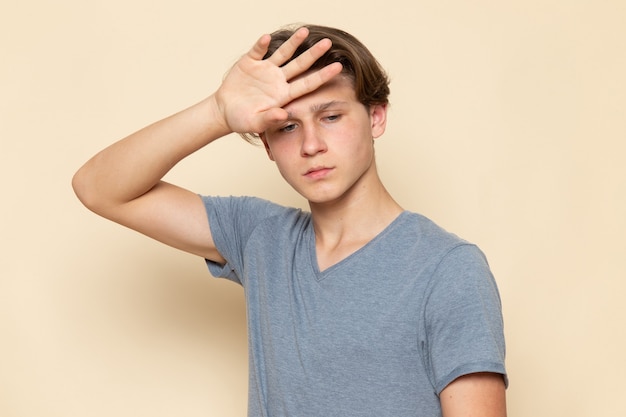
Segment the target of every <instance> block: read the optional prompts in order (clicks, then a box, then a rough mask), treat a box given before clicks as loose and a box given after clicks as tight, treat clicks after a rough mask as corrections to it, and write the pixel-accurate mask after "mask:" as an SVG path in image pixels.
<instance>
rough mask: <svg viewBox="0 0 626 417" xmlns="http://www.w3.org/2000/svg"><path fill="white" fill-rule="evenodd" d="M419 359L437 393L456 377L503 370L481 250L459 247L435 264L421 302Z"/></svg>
mask: <svg viewBox="0 0 626 417" xmlns="http://www.w3.org/2000/svg"><path fill="white" fill-rule="evenodd" d="M424 325H425V329H426V340H425V345H426V349H425V352H424V353H425V355H426V362H427V369H428V372H429V373H430V377H431V381H432V383H433V386H434V387H435V390H436V392H437V394H439V393H441V391H442V390H443V389H444V388H445V387H446V386H447V385H448V384H450V383H451V382H452V381H454V380H455V379H456V378H458V377H460V376H462V375H467V374H471V373H475V372H494V373H499V374H502V375H503V377H504V380H505V384H508V380H507V377H506V371H505V342H504V326H503V319H502V306H501V301H500V295H499V292H498V288H497V285H496V282H495V280H494V278H493V275H492V273H491V271H490V269H489V266H488V264H487V260H486V259H485V257H484V255H483V254H482V252H481V251H480V250H479V249H478V248H477V247H476V246H474V245H471V244H463V245H459V246H456V247H455V248H454V249H452V250H450V251H449V252H448V253H447V254H446V255H445V256H444V257H443V258H442V260H441V262H440V263H439V265H438V266H437V268H436V270H435V272H434V274H433V276H432V279H431V282H430V285H429V290H428V294H427V298H426V302H425V310H424Z"/></svg>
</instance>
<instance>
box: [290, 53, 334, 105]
mask: <svg viewBox="0 0 626 417" xmlns="http://www.w3.org/2000/svg"><path fill="white" fill-rule="evenodd" d="M342 69H343V65H341V63H340V62H333V63H332V64H329V65H327V66H325V67H324V68H322V69H320V70H317V71H315V72H312V73H311V74H307V75H306V76H304V77H302V78H299V79H297V80H295V81H293V82H291V83H290V84H289V95H290V100H295V99H296V98H298V97H301V96H303V95H305V94H308V93H310V92H312V91H315V90H317V89H318V88H319V87H320V86H322V85H323V84H324V83H326V82H328V81H330V80H331V79H332V78H333V77H335V76H336V75H338V74H339V73H341V70H342Z"/></svg>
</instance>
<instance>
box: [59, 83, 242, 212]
mask: <svg viewBox="0 0 626 417" xmlns="http://www.w3.org/2000/svg"><path fill="white" fill-rule="evenodd" d="M228 133H230V131H229V129H228V127H227V126H226V124H225V123H224V121H223V120H222V118H221V117H220V115H219V111H218V109H217V106H216V104H215V100H214V99H213V96H211V97H208V98H207V99H205V100H203V101H202V102H200V103H198V104H196V105H194V106H192V107H189V108H188V109H185V110H183V111H181V112H179V113H177V114H174V115H172V116H170V117H168V118H166V119H163V120H161V121H159V122H156V123H154V124H152V125H150V126H147V127H145V128H144V129H142V130H140V131H138V132H136V133H133V134H132V135H130V136H128V137H126V138H124V139H122V140H120V141H119V142H116V143H114V144H113V145H111V146H109V147H108V148H106V149H104V150H103V151H101V152H99V153H98V154H96V155H95V156H94V157H93V158H91V159H90V160H89V161H88V162H87V163H86V164H85V165H84V166H83V167H81V168H80V170H79V171H78V172H77V173H76V175H75V176H74V178H73V181H72V185H73V187H74V190H75V192H76V194H77V196H78V197H79V199H80V200H81V201H82V202H83V203H84V204H85V205H86V206H87V207H89V208H90V209H91V210H93V211H96V212H98V213H100V214H103V215H106V213H105V212H106V210H109V209H111V208H114V207H116V206H120V205H123V204H124V203H127V202H129V201H132V200H134V199H135V198H137V197H139V196H141V195H143V194H145V193H146V192H148V191H149V190H151V189H152V188H153V187H154V186H155V185H156V184H157V183H158V182H159V181H160V180H161V178H163V176H164V175H165V174H166V173H167V172H168V171H169V170H170V169H172V167H174V165H176V164H177V163H178V162H179V161H181V160H182V159H183V158H185V157H186V156H188V155H190V154H192V153H193V152H195V151H197V150H199V149H200V148H202V147H204V146H206V145H207V144H209V143H210V142H212V141H213V140H215V139H217V138H219V137H222V136H224V135H226V134H228Z"/></svg>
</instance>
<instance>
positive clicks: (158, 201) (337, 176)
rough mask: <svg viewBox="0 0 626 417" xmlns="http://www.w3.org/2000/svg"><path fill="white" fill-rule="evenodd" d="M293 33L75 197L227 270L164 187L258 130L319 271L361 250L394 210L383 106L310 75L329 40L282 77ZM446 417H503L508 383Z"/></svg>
mask: <svg viewBox="0 0 626 417" xmlns="http://www.w3.org/2000/svg"><path fill="white" fill-rule="evenodd" d="M307 35H308V32H307V30H306V29H300V30H298V31H297V32H296V33H295V34H294V36H292V38H291V39H289V40H288V41H287V42H285V43H284V44H283V45H282V46H281V47H280V48H279V49H278V50H277V51H276V53H274V54H273V55H272V56H271V57H270V58H268V59H266V60H263V59H262V58H263V56H264V55H265V52H266V51H267V46H268V44H269V40H270V37H269V35H264V36H262V37H261V38H260V39H259V40H258V41H257V42H256V43H255V44H254V46H253V47H252V49H251V50H250V51H249V52H248V53H247V54H245V55H244V56H243V57H241V59H240V60H239V61H238V62H237V63H236V64H235V66H234V67H233V68H232V69H231V70H230V71H229V73H228V74H227V76H226V77H225V79H224V81H223V82H222V84H221V85H220V87H219V88H218V90H217V91H215V92H214V93H213V94H211V95H210V96H209V97H207V98H206V99H204V100H203V101H201V102H199V103H197V104H195V105H193V106H191V107H189V108H188V109H185V110H183V111H181V112H179V113H177V114H175V115H172V116H170V117H168V118H166V119H163V120H161V121H158V122H156V123H154V124H152V125H150V126H148V127H146V128H144V129H142V130H140V131H138V132H136V133H133V134H131V135H130V136H128V137H126V138H124V139H122V140H120V141H118V142H116V143H114V144H112V145H111V146H109V147H108V148H106V149H104V150H103V151H101V152H99V153H98V154H96V155H95V156H94V157H93V158H91V159H90V160H89V161H87V162H86V163H85V165H83V166H82V167H81V168H80V169H79V170H78V172H77V173H76V174H75V176H74V178H73V180H72V185H73V187H74V190H75V192H76V195H77V196H78V198H79V199H80V200H81V201H82V202H83V204H85V206H86V207H88V208H89V209H90V210H92V211H94V212H95V213H97V214H99V215H101V216H103V217H105V218H108V219H110V220H113V221H115V222H117V223H119V224H122V225H124V226H127V227H129V228H131V229H134V230H137V231H138V232H140V233H143V234H145V235H147V236H149V237H152V238H154V239H156V240H159V241H161V242H163V243H165V244H167V245H170V246H173V247H175V248H178V249H181V250H184V251H187V252H190V253H193V254H196V255H199V256H202V257H204V258H207V259H210V260H212V261H215V262H219V263H224V262H225V260H224V258H223V257H222V255H221V254H220V253H219V252H218V251H217V249H216V248H215V244H214V242H213V238H212V236H211V230H210V227H209V223H208V219H207V216H206V212H205V209H204V205H203V203H202V201H201V200H200V198H199V197H198V195H197V194H196V193H194V192H191V191H189V190H185V189H183V188H180V187H178V186H175V185H173V184H169V183H167V182H164V181H163V180H162V178H163V177H164V176H165V174H166V173H167V172H168V171H169V170H171V169H172V168H173V167H174V166H175V165H176V164H177V163H178V162H180V161H181V160H182V159H184V158H185V157H187V156H188V155H190V154H192V153H194V152H196V151H197V150H199V149H201V148H204V147H205V146H206V145H208V144H210V143H211V142H213V141H214V140H216V139H218V138H221V137H223V136H225V135H227V134H229V133H232V132H237V133H243V132H257V133H260V136H261V139H262V140H263V143H264V145H265V148H266V151H267V154H268V156H269V158H270V159H271V160H273V161H274V162H275V163H276V166H277V168H278V169H279V171H280V172H281V174H282V176H283V177H284V178H285V180H286V181H287V182H288V183H289V184H290V185H291V186H292V187H293V188H294V189H295V190H296V191H298V192H299V193H300V194H302V195H303V196H304V197H305V198H306V199H307V200H308V201H309V206H310V209H311V213H312V218H313V225H314V230H315V236H316V250H317V259H318V264H319V267H320V270H323V269H326V268H328V267H329V266H331V265H333V264H335V263H336V262H338V261H340V260H341V259H343V258H345V257H346V256H348V255H350V254H351V253H353V252H355V251H356V250H358V249H359V248H360V247H362V246H363V245H365V244H366V243H367V242H369V241H370V240H371V239H372V238H373V237H375V236H376V235H377V234H379V233H380V232H381V231H382V230H383V229H384V228H385V227H386V226H387V225H389V223H391V222H392V221H393V220H394V219H395V218H396V217H397V216H398V215H399V214H400V213H401V212H402V208H401V207H400V206H399V205H398V204H397V203H396V202H395V201H394V200H393V198H392V197H391V196H390V195H389V193H388V192H387V190H386V189H385V187H384V186H383V184H382V182H381V180H380V178H379V176H378V172H377V169H376V161H375V154H374V140H375V139H377V138H379V137H380V136H381V135H382V134H383V133H384V131H385V127H386V122H387V108H386V106H384V105H375V106H369V107H366V106H364V105H363V104H361V103H359V102H358V101H357V100H356V98H355V94H354V90H353V88H352V84H351V83H350V80H348V79H346V78H345V77H344V76H342V75H340V72H341V69H342V68H341V64H339V63H334V64H331V65H329V66H327V67H325V68H322V69H321V70H318V71H310V72H309V71H307V70H308V68H309V67H310V66H311V65H312V64H313V63H314V62H315V61H316V60H317V59H318V58H319V57H320V56H322V55H323V54H324V52H326V51H327V50H328V49H329V48H330V46H331V44H330V41H329V40H322V41H320V42H318V43H317V44H316V45H315V46H313V47H312V48H311V49H309V50H308V51H306V52H305V53H303V54H302V55H300V56H299V57H298V58H296V59H294V60H293V61H292V62H290V63H289V64H287V65H284V66H282V67H281V65H282V64H284V63H285V62H286V61H287V60H288V59H289V58H290V57H291V56H292V54H293V53H294V51H295V50H296V48H297V47H298V45H300V44H301V43H302V41H303V40H304V39H305V38H306V36H307ZM441 404H442V410H443V414H444V416H445V417H457V416H482V417H496V416H497V417H503V416H505V415H506V410H505V408H506V407H505V400H504V383H503V381H502V377H501V376H499V375H495V374H471V375H467V376H464V377H461V378H459V379H457V380H455V381H453V382H452V383H451V384H450V385H449V386H448V387H446V388H445V389H444V391H443V392H442V393H441Z"/></svg>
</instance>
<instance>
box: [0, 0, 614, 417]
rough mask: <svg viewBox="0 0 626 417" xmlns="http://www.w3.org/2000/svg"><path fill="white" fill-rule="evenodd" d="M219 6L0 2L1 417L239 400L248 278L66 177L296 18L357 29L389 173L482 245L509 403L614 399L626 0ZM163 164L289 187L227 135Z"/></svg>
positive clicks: (148, 411) (292, 198)
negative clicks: (104, 209) (162, 237)
mask: <svg viewBox="0 0 626 417" xmlns="http://www.w3.org/2000/svg"><path fill="white" fill-rule="evenodd" d="M9 3H10V4H9ZM215 3H216V2H211V1H199V0H177V1H173V0H172V1H166V0H159V1H154V0H140V1H132V0H124V1H122V0H106V1H105V0H97V1H78V0H57V1H48V2H46V1H43V0H39V1H34V2H29V1H24V2H15V1H11V2H9V1H3V2H2V4H1V6H0V46H1V48H0V52H1V58H0V59H1V64H0V98H1V99H0V140H1V147H0V158H1V164H0V181H2V183H1V184H0V185H1V190H2V191H1V192H2V204H1V205H0V228H1V229H0V234H1V236H2V245H3V248H2V249H3V250H2V260H1V261H0V415H2V416H3V417H44V416H45V417H68V416H70V417H73V416H80V417H83V416H118V417H126V416H148V415H150V416H155V417H156V416H174V415H176V416H190V417H191V416H218V415H219V416H243V415H245V409H246V372H247V371H246V367H247V363H246V336H245V328H244V313H243V308H242V291H241V289H240V288H239V287H237V286H235V285H233V284H229V283H227V282H222V281H221V280H214V279H211V278H210V276H209V274H208V273H207V272H206V270H205V267H204V265H203V262H202V260H200V259H196V258H194V257H192V256H190V255H186V254H184V253H179V252H177V251H175V250H172V249H169V248H166V247H162V246H161V245H159V244H157V243H155V242H152V241H150V240H148V239H146V238H144V237H143V236H139V235H136V234H134V233H132V232H130V231H128V230H125V229H123V228H120V227H119V226H116V225H114V224H110V223H108V222H106V221H104V220H102V219H100V218H98V217H97V216H95V215H93V214H91V213H89V212H88V211H87V210H86V209H84V208H83V207H82V206H81V205H80V204H79V202H78V201H77V200H76V199H75V198H74V196H73V194H72V191H71V188H70V179H71V176H72V174H73V172H74V171H75V170H76V169H77V168H78V167H79V165H80V164H81V163H82V162H83V161H84V160H86V159H87V158H88V157H89V156H91V155H92V154H93V153H95V152H96V151H98V150H99V149H101V148H103V147H104V146H106V145H107V144H109V143H111V142H112V141H114V140H117V139H118V138H121V137H122V136H125V135H126V134H128V133H130V132H132V131H134V130H135V129H138V128H140V127H142V126H144V125H145V124H147V123H149V122H152V121H154V120H156V119H159V118H161V117H164V116H166V115H168V114H170V113H173V112H175V111H177V110H179V109H181V108H183V107H185V106H187V105H190V104H192V103H194V102H196V101H198V100H200V99H201V98H202V97H204V96H205V95H206V94H208V93H210V92H211V91H212V90H213V89H214V88H215V87H216V86H217V84H218V82H219V81H220V79H221V77H222V75H223V74H224V72H225V71H226V70H227V68H228V67H229V66H230V65H231V64H232V63H233V62H234V61H235V59H236V58H237V57H238V56H239V55H240V54H242V53H244V52H245V51H246V50H247V49H248V48H249V46H250V45H251V44H252V43H253V42H254V41H255V40H256V38H257V37H258V36H259V35H260V34H262V33H263V32H267V31H271V30H273V29H275V28H276V27H278V26H280V25H282V24H285V23H290V22H294V21H307V22H315V23H321V24H328V25H334V26H340V27H342V28H344V29H346V30H348V31H350V32H352V33H353V34H355V35H356V36H357V37H359V38H360V39H361V40H363V41H364V42H365V43H366V44H367V45H368V46H370V48H371V49H372V51H373V52H374V54H375V55H377V56H378V57H379V59H380V61H381V62H382V63H383V65H384V66H385V67H386V68H387V69H388V71H389V73H390V75H391V78H392V97H391V99H392V109H391V116H390V118H391V120H390V126H389V129H388V131H387V133H386V135H385V136H384V137H383V138H382V139H381V140H380V141H379V142H378V145H377V146H378V157H379V162H380V170H381V174H382V176H383V178H384V180H385V181H386V182H387V184H388V185H389V188H390V190H391V191H392V192H393V194H394V195H395V196H396V197H397V199H398V200H399V201H400V202H401V203H402V204H403V206H404V207H405V208H407V209H410V210H414V211H419V212H422V213H424V214H426V215H428V216H430V217H431V218H433V219H434V220H436V221H437V222H439V223H440V224H441V225H443V226H444V227H446V228H448V229H450V230H452V231H455V232H456V233H458V234H460V235H462V236H464V237H466V238H467V239H469V240H472V241H474V242H476V243H478V244H479V245H480V246H481V247H482V248H483V250H484V251H485V252H486V253H487V255H488V257H489V260H490V262H491V265H492V267H493V270H494V272H495V274H496V277H497V279H498V282H499V285H500V290H501V293H502V299H503V302H504V314H505V319H506V334H507V338H508V369H509V372H510V378H511V386H510V389H509V391H508V402H509V414H510V415H511V416H533V417H542V416H546V417H547V416H567V417H579V416H580V417H582V416H594V417H595V416H603V417H606V416H624V415H626V403H625V402H624V401H623V398H622V397H623V392H624V388H626V384H625V383H624V379H623V378H624V372H626V361H625V359H624V353H625V352H626V335H625V331H624V325H625V319H626V308H625V306H624V304H625V303H624V300H623V298H624V294H625V292H626V284H625V283H624V278H626V268H625V261H624V259H625V257H626V256H625V255H626V250H625V249H626V245H625V244H624V235H625V233H626V222H625V220H624V214H625V213H626V169H625V168H624V162H623V161H624V157H625V156H626V155H625V149H624V148H625V146H624V140H625V139H626V120H625V119H626V117H625V116H626V111H625V109H626V81H625V80H626V78H625V75H624V74H626V52H625V51H626V46H625V43H626V42H625V41H626V2H624V1H622V0H613V1H609V0H606V1H602V0H597V1H592V0H530V1H529V0H525V1H521V0H515V1H502V2H501V1H496V0H493V1H486V0H481V1H463V0H450V1H435V0H429V1H412V2H409V1H406V0H389V1H385V2H371V1H363V0H344V1H338V0H332V1H329V0H319V1H316V2H286V1H284V0H281V1H278V0H269V1H255V2H253V1H249V2H245V1H241V0H230V1H228V2H223V4H220V5H218V6H216V5H214V4H215ZM168 179H170V180H171V181H175V182H177V183H180V184H181V185H184V186H187V187H189V188H191V189H193V190H194V191H197V192H200V193H216V194H255V195H259V196H262V197H266V198H271V199H274V200H277V201H279V202H282V203H285V204H294V205H302V204H303V202H302V201H301V199H300V198H299V197H298V196H297V195H295V194H294V193H293V192H292V191H291V190H290V189H288V188H287V186H285V185H283V184H282V182H281V181H282V180H281V179H280V178H279V176H278V174H277V173H276V172H275V170H274V167H273V166H272V164H271V163H270V162H269V161H267V159H266V158H265V156H264V152H263V151H262V149H260V148H255V147H252V146H249V145H247V144H245V143H243V142H242V141H241V140H239V139H238V138H237V137H235V136H232V137H229V138H227V139H225V140H222V141H220V142H218V143H217V144H215V145H213V146H211V147H210V149H205V150H203V151H202V152H200V153H198V154H196V155H193V156H192V157H190V158H189V159H188V160H187V161H185V162H184V163H182V164H181V165H180V166H179V167H177V168H176V169H175V170H174V171H173V172H172V173H171V175H170V176H169V177H168Z"/></svg>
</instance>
